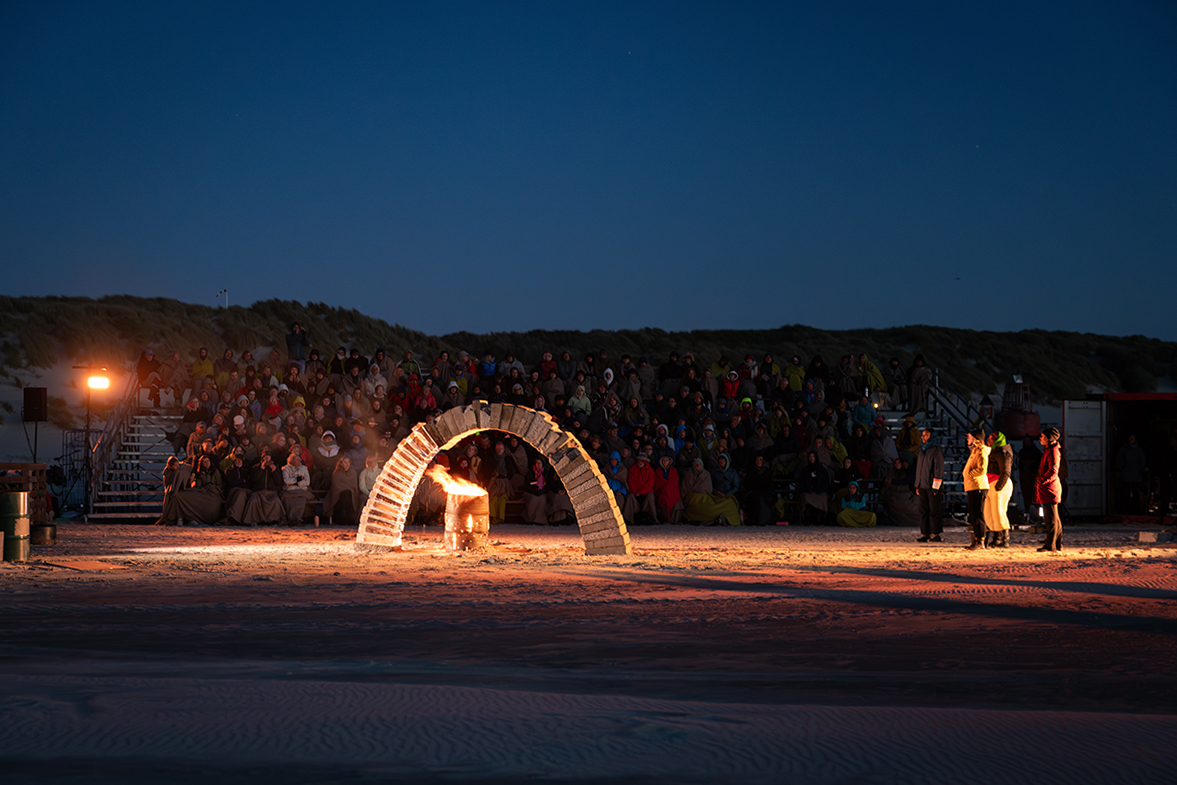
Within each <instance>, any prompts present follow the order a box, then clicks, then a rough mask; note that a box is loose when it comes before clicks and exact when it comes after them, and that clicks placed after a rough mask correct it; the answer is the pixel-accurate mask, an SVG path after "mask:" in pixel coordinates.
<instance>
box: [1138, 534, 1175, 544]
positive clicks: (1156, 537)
mask: <svg viewBox="0 0 1177 785" xmlns="http://www.w3.org/2000/svg"><path fill="white" fill-rule="evenodd" d="M1172 539H1173V534H1172V532H1137V533H1136V541H1137V542H1169V541H1171V540H1172Z"/></svg>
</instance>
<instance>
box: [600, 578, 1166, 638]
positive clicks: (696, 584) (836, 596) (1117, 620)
mask: <svg viewBox="0 0 1177 785" xmlns="http://www.w3.org/2000/svg"><path fill="white" fill-rule="evenodd" d="M591 574H592V575H593V576H595V577H598V578H609V579H612V580H617V581H626V582H631V583H648V584H661V585H665V586H679V587H686V588H692V589H700V590H707V591H729V592H741V593H745V594H777V595H781V596H784V597H792V598H796V599H804V600H828V601H830V602H844V603H847V604H852V605H867V606H874V607H880V608H894V609H902V610H916V611H929V612H935V613H960V614H968V615H974V616H989V617H993V618H1006V619H1016V620H1019V621H1034V622H1043V623H1048V624H1071V625H1076V626H1082V627H1088V628H1096V629H1115V630H1136V631H1141V632H1149V633H1157V634H1161V635H1177V619H1168V618H1164V617H1159V616H1126V615H1121V614H1115V613H1098V612H1094V611H1075V610H1067V609H1062V608H1049V607H1023V606H1017V605H997V604H993V603H985V602H968V601H963V600H952V599H944V598H939V597H917V596H911V595H904V594H892V593H888V592H881V591H866V590H862V589H813V588H807V587H800V586H782V585H779V584H774V583H765V582H743V581H730V580H722V579H717V578H705V577H701V576H692V575H665V574H660V573H639V572H623V571H617V572H605V571H601V572H593V573H591ZM921 580H922V578H921Z"/></svg>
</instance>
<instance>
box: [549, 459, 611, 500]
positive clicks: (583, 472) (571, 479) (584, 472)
mask: <svg viewBox="0 0 1177 785" xmlns="http://www.w3.org/2000/svg"><path fill="white" fill-rule="evenodd" d="M604 481H605V478H604V477H602V476H601V474H600V472H595V471H593V466H592V464H585V465H583V466H581V467H579V470H578V471H577V472H576V473H575V474H571V475H568V476H567V477H564V476H561V477H560V482H562V483H564V487H565V488H566V489H567V490H568V493H569V495H571V494H572V489H573V488H579V487H581V486H582V485H584V484H585V483H587V482H594V483H596V484H597V485H600V484H602V483H603V482H604Z"/></svg>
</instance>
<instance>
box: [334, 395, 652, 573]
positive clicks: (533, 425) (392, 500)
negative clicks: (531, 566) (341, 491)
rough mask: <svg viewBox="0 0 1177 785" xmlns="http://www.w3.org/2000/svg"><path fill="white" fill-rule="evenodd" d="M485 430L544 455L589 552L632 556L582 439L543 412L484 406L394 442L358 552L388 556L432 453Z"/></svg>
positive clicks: (368, 507)
mask: <svg viewBox="0 0 1177 785" xmlns="http://www.w3.org/2000/svg"><path fill="white" fill-rule="evenodd" d="M487 430H494V431H504V432H506V433H510V434H514V435H515V436H518V437H519V438H520V439H522V440H523V441H525V442H527V443H528V444H530V445H531V446H532V447H534V448H535V449H536V450H538V451H539V452H540V453H541V454H542V455H543V456H544V457H545V458H547V460H548V463H550V464H551V465H552V468H553V469H555V470H556V475H557V476H558V477H559V478H560V482H562V483H563V484H564V488H565V489H566V490H567V491H568V498H569V500H570V501H571V502H572V509H573V511H574V512H575V514H576V522H577V524H578V525H579V526H580V534H581V536H582V537H584V552H585V553H586V554H587V555H589V556H604V555H628V554H630V553H632V552H633V551H632V548H631V546H630V543H629V532H628V531H626V529H625V521H624V520H622V518H621V510H619V509H618V508H617V502H616V501H615V500H614V498H613V492H612V491H611V490H609V486H608V485H607V484H606V483H605V475H603V474H602V473H601V470H600V469H598V468H597V463H596V461H594V460H593V459H592V457H591V456H590V455H589V454H588V453H587V452H586V451H585V449H584V448H583V447H581V445H580V442H578V441H577V440H576V438H575V437H573V436H572V435H571V434H570V433H568V432H567V431H565V430H564V429H562V428H561V427H560V426H559V425H557V424H556V421H555V420H553V419H552V418H551V417H550V416H549V415H548V414H547V413H546V412H540V411H536V410H535V409H529V408H527V407H526V406H515V405H513V404H509V403H487V402H486V401H475V402H474V403H472V404H470V405H469V406H459V407H454V408H453V409H450V410H449V411H447V412H445V413H444V414H442V415H441V417H439V418H438V419H437V421H436V422H433V423H421V424H419V425H417V426H416V427H414V428H413V430H412V431H411V432H410V433H409V435H408V436H406V437H405V438H404V439H403V440H402V441H401V443H400V444H399V445H397V448H396V451H395V452H393V454H392V457H391V458H389V459H388V462H387V463H385V464H384V469H383V470H382V471H381V472H380V477H379V478H378V479H377V480H376V484H375V485H374V486H373V487H372V493H371V495H370V496H369V497H368V503H367V504H365V505H364V511H363V513H362V514H361V515H360V528H359V531H358V532H357V533H356V547H357V548H359V549H363V550H379V551H386V550H392V549H393V548H396V547H398V546H400V544H401V532H403V531H404V528H405V519H406V518H407V517H408V514H409V506H410V505H411V504H412V503H413V495H414V494H415V493H416V492H417V486H418V485H419V484H420V483H421V478H422V477H423V476H424V475H425V470H426V469H427V468H428V467H429V463H430V462H431V461H432V460H433V458H434V456H436V455H437V453H439V452H440V451H442V450H448V449H450V448H451V447H453V446H454V445H456V444H457V443H458V442H460V441H461V440H462V439H464V438H466V436H468V435H470V434H471V433H473V432H475V431H487Z"/></svg>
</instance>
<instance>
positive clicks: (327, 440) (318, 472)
mask: <svg viewBox="0 0 1177 785" xmlns="http://www.w3.org/2000/svg"><path fill="white" fill-rule="evenodd" d="M339 457H340V449H339V443H338V442H337V441H336V439H335V432H334V431H332V430H326V431H323V435H322V436H320V437H319V443H318V444H317V445H315V446H314V447H313V448H312V449H311V461H312V462H313V463H314V471H313V472H312V473H311V487H312V488H314V489H315V490H326V489H327V488H328V487H329V486H330V484H331V474H332V473H333V472H334V471H335V465H336V464H337V463H339Z"/></svg>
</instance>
